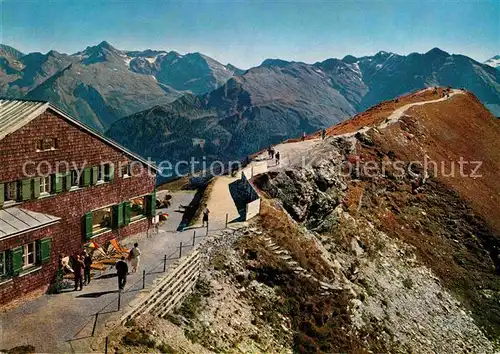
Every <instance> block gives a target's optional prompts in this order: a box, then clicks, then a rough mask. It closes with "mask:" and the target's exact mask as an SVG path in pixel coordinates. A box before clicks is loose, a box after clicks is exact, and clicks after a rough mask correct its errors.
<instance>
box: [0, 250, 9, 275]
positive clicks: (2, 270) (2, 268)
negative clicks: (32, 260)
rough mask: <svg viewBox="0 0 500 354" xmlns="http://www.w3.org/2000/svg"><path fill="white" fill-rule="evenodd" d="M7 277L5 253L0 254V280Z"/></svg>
mask: <svg viewBox="0 0 500 354" xmlns="http://www.w3.org/2000/svg"><path fill="white" fill-rule="evenodd" d="M6 275H7V252H5V251H3V252H0V279H1V278H3V277H5V276H6Z"/></svg>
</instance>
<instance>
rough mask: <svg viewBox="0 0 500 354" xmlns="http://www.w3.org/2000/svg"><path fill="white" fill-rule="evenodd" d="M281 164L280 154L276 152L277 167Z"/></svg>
mask: <svg viewBox="0 0 500 354" xmlns="http://www.w3.org/2000/svg"><path fill="white" fill-rule="evenodd" d="M279 164H280V152H279V151H278V152H276V166H277V165H279Z"/></svg>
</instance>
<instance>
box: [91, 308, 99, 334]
mask: <svg viewBox="0 0 500 354" xmlns="http://www.w3.org/2000/svg"><path fill="white" fill-rule="evenodd" d="M98 317H99V312H96V314H95V321H94V327H92V337H93V336H94V333H95V328H96V327H97V319H98Z"/></svg>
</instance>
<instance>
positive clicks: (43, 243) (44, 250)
mask: <svg viewBox="0 0 500 354" xmlns="http://www.w3.org/2000/svg"><path fill="white" fill-rule="evenodd" d="M51 243H52V239H50V238H45V239H43V240H40V262H41V263H47V262H49V261H50V250H51Z"/></svg>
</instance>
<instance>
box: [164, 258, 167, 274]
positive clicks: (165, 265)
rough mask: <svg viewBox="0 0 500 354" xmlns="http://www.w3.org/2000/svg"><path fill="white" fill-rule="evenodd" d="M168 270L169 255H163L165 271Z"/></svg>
mask: <svg viewBox="0 0 500 354" xmlns="http://www.w3.org/2000/svg"><path fill="white" fill-rule="evenodd" d="M166 270H167V255H166V254H165V255H163V273H165V271H166Z"/></svg>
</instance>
